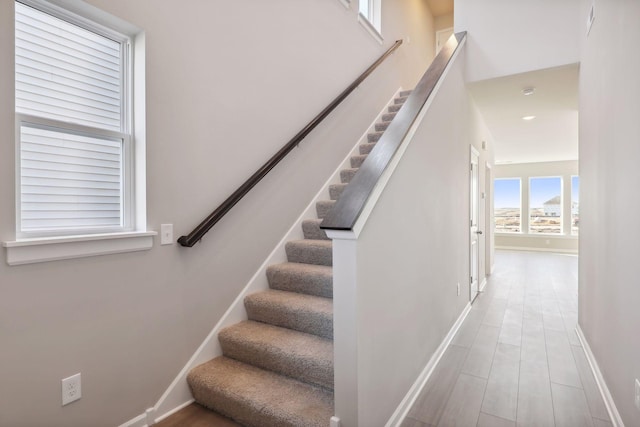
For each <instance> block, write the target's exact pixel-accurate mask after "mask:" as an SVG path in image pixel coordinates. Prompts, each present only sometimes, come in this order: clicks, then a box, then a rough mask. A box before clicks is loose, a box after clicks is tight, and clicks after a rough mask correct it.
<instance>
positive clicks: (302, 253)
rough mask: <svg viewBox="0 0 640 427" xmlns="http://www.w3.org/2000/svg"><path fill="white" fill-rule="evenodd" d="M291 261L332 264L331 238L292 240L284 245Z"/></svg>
mask: <svg viewBox="0 0 640 427" xmlns="http://www.w3.org/2000/svg"><path fill="white" fill-rule="evenodd" d="M284 249H285V251H286V253H287V260H288V261H289V262H299V263H302V264H316V265H332V258H333V253H332V252H333V249H332V246H331V240H310V239H304V240H291V241H289V242H287V243H286V244H285V245H284Z"/></svg>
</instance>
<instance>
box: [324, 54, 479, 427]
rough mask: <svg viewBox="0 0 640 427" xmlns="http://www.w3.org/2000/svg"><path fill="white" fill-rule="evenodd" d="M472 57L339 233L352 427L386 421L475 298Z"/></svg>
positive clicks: (343, 411) (342, 349)
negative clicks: (377, 189)
mask: <svg viewBox="0 0 640 427" xmlns="http://www.w3.org/2000/svg"><path fill="white" fill-rule="evenodd" d="M464 63H465V62H464V49H462V52H461V54H460V55H459V56H458V58H457V59H456V60H455V61H454V63H453V65H452V66H451V68H450V69H449V71H448V74H447V75H446V77H445V79H444V81H443V83H442V86H441V87H440V89H439V90H438V91H437V92H434V94H435V97H434V99H433V103H432V104H431V105H430V107H429V108H428V110H427V112H426V115H425V116H424V118H423V120H422V121H421V122H420V124H419V126H418V127H417V129H416V132H415V134H414V135H413V137H412V138H411V139H410V141H409V142H407V141H405V142H404V143H403V145H404V144H406V147H401V148H400V149H399V151H398V153H402V155H401V158H400V160H399V162H398V163H397V167H396V168H395V170H394V171H393V173H392V174H391V175H390V178H389V180H388V182H386V185H385V186H384V189H383V190H382V193H381V194H380V197H379V199H377V202H376V204H375V206H374V207H373V210H372V211H371V214H370V215H369V216H368V217H367V218H366V219H365V220H363V219H362V217H361V218H360V219H359V220H358V223H359V224H361V221H366V222H364V223H362V224H363V228H362V229H361V231H360V232H359V234H358V235H356V234H354V233H353V232H334V233H335V234H334V235H332V236H333V237H335V238H334V241H333V245H334V249H333V250H334V329H335V334H336V335H335V343H334V346H335V351H336V355H335V360H336V362H335V363H336V365H335V369H336V371H335V374H336V399H337V400H336V415H337V416H338V417H339V418H340V419H341V422H342V425H343V426H344V427H353V426H382V425H384V423H385V422H386V420H388V419H389V418H390V417H391V416H392V414H394V411H395V410H396V408H398V406H399V405H400V404H401V402H402V400H403V398H404V397H405V396H406V395H407V393H408V392H409V390H410V389H411V387H412V385H413V384H414V382H415V381H416V378H418V377H419V376H420V374H421V372H422V371H423V370H424V368H425V366H427V364H428V362H429V360H430V359H431V357H432V356H433V354H434V352H435V351H436V350H437V349H438V347H439V345H440V344H441V343H442V341H443V340H444V339H445V337H446V335H447V333H448V332H449V330H450V329H451V327H452V326H453V325H454V323H455V322H456V319H458V317H459V316H460V314H461V313H462V311H463V310H464V309H465V307H466V306H467V305H468V303H469V292H468V283H469V161H470V158H469V157H470V149H469V146H470V145H471V143H472V142H474V144H475V142H476V141H477V143H478V144H481V143H482V140H483V138H487V135H486V134H484V133H483V132H482V130H483V126H482V122H481V118H480V116H479V115H477V113H476V112H475V111H474V109H475V107H474V105H473V103H472V102H471V100H470V97H469V95H468V93H467V90H466V84H465V79H464ZM488 146H489V147H490V146H491V144H488ZM404 148H406V150H405V151H403V149H404ZM482 155H483V156H484V157H483V158H487V159H489V158H492V154H491V152H490V151H486V152H485V153H483V154H482ZM398 156H399V154H396V158H394V162H395V161H396V160H397V157H398ZM481 161H482V160H481ZM482 164H484V163H482ZM385 173H386V172H385ZM483 183H484V180H480V185H481V191H484V184H483ZM363 216H364V214H363ZM354 229H355V230H360V226H359V225H356V227H355V228H354ZM356 233H357V231H356ZM482 248H484V245H481V249H482ZM482 263H484V261H483V262H482ZM458 284H460V286H461V290H462V292H461V293H460V295H457V285H458ZM350 338H351V339H350ZM345 367H346V368H345Z"/></svg>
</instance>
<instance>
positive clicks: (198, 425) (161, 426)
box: [154, 403, 242, 427]
mask: <svg viewBox="0 0 640 427" xmlns="http://www.w3.org/2000/svg"><path fill="white" fill-rule="evenodd" d="M154 427H242V426H241V425H240V424H238V423H236V422H234V421H232V420H230V419H229V418H225V417H223V416H221V415H218V414H216V413H215V412H213V411H210V410H208V409H207V408H205V407H203V406H200V405H198V404H197V403H192V404H191V405H189V406H187V407H186V408H184V409H181V410H180V411H178V412H176V413H175V414H173V415H171V416H170V417H167V418H166V419H164V420H162V421H160V422H159V423H157V424H154Z"/></svg>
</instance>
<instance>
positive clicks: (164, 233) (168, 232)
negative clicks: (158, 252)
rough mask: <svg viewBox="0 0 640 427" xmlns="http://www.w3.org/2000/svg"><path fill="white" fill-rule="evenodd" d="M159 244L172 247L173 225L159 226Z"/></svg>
mask: <svg viewBox="0 0 640 427" xmlns="http://www.w3.org/2000/svg"><path fill="white" fill-rule="evenodd" d="M160 244H161V245H173V224H160Z"/></svg>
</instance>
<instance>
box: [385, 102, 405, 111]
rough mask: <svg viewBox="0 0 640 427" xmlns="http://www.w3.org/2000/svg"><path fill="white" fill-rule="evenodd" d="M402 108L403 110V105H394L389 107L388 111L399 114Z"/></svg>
mask: <svg viewBox="0 0 640 427" xmlns="http://www.w3.org/2000/svg"><path fill="white" fill-rule="evenodd" d="M401 108H402V104H393V105H389V107H388V108H387V111H388V112H390V113H397V112H398V111H400V109H401Z"/></svg>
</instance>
